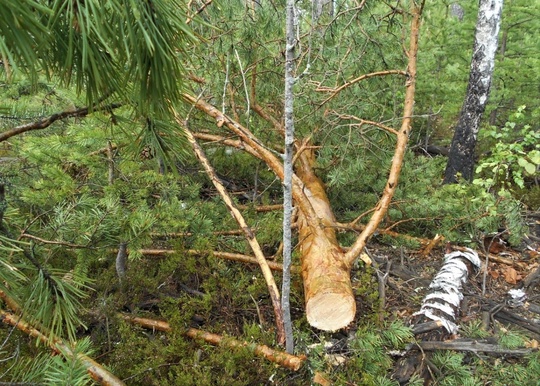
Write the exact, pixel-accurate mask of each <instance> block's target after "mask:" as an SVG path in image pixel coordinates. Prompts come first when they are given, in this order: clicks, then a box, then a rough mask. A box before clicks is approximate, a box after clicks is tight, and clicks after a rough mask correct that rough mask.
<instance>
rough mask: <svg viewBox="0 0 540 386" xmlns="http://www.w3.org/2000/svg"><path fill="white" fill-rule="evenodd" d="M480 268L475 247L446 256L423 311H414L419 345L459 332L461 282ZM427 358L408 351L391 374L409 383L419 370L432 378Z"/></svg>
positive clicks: (428, 377) (422, 308) (419, 372)
mask: <svg viewBox="0 0 540 386" xmlns="http://www.w3.org/2000/svg"><path fill="white" fill-rule="evenodd" d="M479 268H480V259H479V257H478V254H477V253H476V252H475V251H473V250H472V249H468V248H467V249H465V250H459V251H454V252H451V253H447V254H446V255H445V256H444V264H443V266H442V267H441V269H440V270H439V272H438V273H437V275H436V276H435V278H434V279H433V281H432V282H431V284H430V285H429V289H430V291H429V293H428V294H427V295H426V296H425V297H424V300H423V302H422V307H421V308H420V311H418V312H416V313H415V314H414V315H413V316H414V317H416V319H415V321H414V322H415V323H414V324H415V326H413V331H415V330H416V331H415V336H416V339H417V340H418V343H417V344H416V346H417V347H420V348H421V349H423V348H424V344H425V345H426V347H430V346H429V345H430V344H431V345H432V346H434V345H436V344H440V343H441V341H443V340H445V339H446V338H447V337H448V336H450V335H452V334H455V333H456V332H457V330H458V326H457V324H456V317H457V314H458V312H459V310H460V305H461V300H462V299H463V294H462V292H461V290H462V286H463V284H464V283H465V282H466V281H467V277H468V275H469V272H470V271H471V270H477V269H479ZM454 349H457V348H455V347H454ZM428 362H429V357H428V356H426V354H425V353H424V352H422V353H421V354H413V355H407V356H406V357H405V358H403V359H401V360H400V361H398V363H397V364H396V366H395V370H394V372H393V374H392V377H393V379H395V380H397V381H398V382H399V383H400V384H406V383H407V382H408V381H409V380H410V379H411V378H412V376H413V375H414V374H419V375H420V376H421V377H422V378H424V379H425V380H426V382H428V380H429V379H431V373H430V372H429V370H428V367H427V363H428Z"/></svg>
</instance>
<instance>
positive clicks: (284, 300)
mask: <svg viewBox="0 0 540 386" xmlns="http://www.w3.org/2000/svg"><path fill="white" fill-rule="evenodd" d="M294 24H295V23H294V0H287V17H286V48H285V106H284V107H285V154H284V156H283V169H284V177H283V283H282V287H281V307H282V310H283V324H284V328H285V348H286V350H287V352H288V353H289V354H292V353H293V351H294V340H293V331H292V320H291V305H290V291H291V260H292V230H291V217H292V207H293V200H292V175H293V152H294V108H293V104H294V94H293V87H294V55H295V49H294V48H295V45H296V37H295V27H294Z"/></svg>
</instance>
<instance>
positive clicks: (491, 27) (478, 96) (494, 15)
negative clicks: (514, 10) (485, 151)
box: [444, 0, 503, 184]
mask: <svg viewBox="0 0 540 386" xmlns="http://www.w3.org/2000/svg"><path fill="white" fill-rule="evenodd" d="M502 7H503V0H481V1H480V7H479V9H478V19H477V22H476V33H475V39H474V47H473V55H472V60H471V70H470V75H469V84H468V87H467V94H466V96H465V101H464V103H463V107H462V108H461V112H460V115H459V121H458V124H457V126H456V129H455V131H454V137H453V139H452V145H451V147H450V153H449V156H448V163H447V165H446V171H445V175H444V183H445V184H449V183H455V182H457V181H458V175H461V176H462V177H463V178H464V179H466V180H469V181H470V180H472V177H473V170H474V164H475V154H474V150H475V147H476V141H477V136H478V130H479V129H480V121H481V119H482V115H483V113H484V110H485V108H486V104H487V101H488V97H489V92H490V88H491V79H492V76H493V70H494V68H495V53H496V51H497V41H498V35H499V29H500V25H501V13H502Z"/></svg>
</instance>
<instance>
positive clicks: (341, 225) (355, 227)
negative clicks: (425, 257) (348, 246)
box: [334, 208, 432, 245]
mask: <svg viewBox="0 0 540 386" xmlns="http://www.w3.org/2000/svg"><path fill="white" fill-rule="evenodd" d="M375 209H376V208H374V209H372V210H371V211H374V210H375ZM334 226H335V227H336V228H338V229H343V230H351V231H356V232H363V231H364V230H365V229H366V226H365V225H363V224H355V223H354V222H352V223H340V222H336V223H334ZM374 234H376V235H379V234H380V235H386V236H390V237H395V238H399V237H401V238H404V239H407V240H410V241H414V242H417V243H419V244H420V245H429V244H430V243H431V242H432V240H431V239H426V238H422V237H415V236H410V235H407V234H404V233H399V232H395V231H392V230H385V229H377V230H376V231H375V232H374Z"/></svg>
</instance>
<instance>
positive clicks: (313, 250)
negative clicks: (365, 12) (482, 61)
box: [184, 1, 424, 331]
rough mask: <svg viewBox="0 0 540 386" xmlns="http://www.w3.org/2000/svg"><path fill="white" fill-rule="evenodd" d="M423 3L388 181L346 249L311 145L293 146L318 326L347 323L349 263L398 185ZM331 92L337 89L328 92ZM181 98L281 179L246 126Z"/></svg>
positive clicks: (350, 313) (308, 286)
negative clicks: (234, 139)
mask: <svg viewBox="0 0 540 386" xmlns="http://www.w3.org/2000/svg"><path fill="white" fill-rule="evenodd" d="M423 6H424V2H423V1H422V2H420V4H419V5H417V4H416V3H413V4H412V16H413V19H412V24H411V34H410V41H409V50H408V52H407V55H408V61H409V62H408V67H407V72H406V75H407V82H406V84H405V101H404V108H403V117H402V122H401V128H400V130H399V131H397V130H392V132H393V133H394V134H395V135H396V136H397V141H396V148H395V153H394V157H393V159H392V165H391V168H390V172H389V175H388V181H387V183H386V186H385V189H384V192H383V193H382V196H381V199H380V201H379V203H378V204H377V206H376V207H375V208H374V210H373V215H372V217H371V219H370V221H369V222H368V224H367V225H366V227H365V228H364V230H363V231H362V233H361V234H360V236H359V237H358V239H357V240H356V241H355V242H354V244H353V245H352V246H351V248H350V249H349V250H347V252H345V250H344V249H343V248H342V247H341V246H340V245H339V243H338V240H337V237H336V233H335V229H336V221H335V218H334V214H333V212H332V208H331V206H330V203H329V201H328V197H327V195H326V191H325V186H324V184H323V182H322V181H321V180H320V179H319V178H318V177H317V176H316V175H315V174H314V172H313V168H312V165H313V162H314V155H313V153H310V150H311V149H310V147H309V146H305V145H306V144H303V145H302V146H300V148H299V149H298V151H297V154H299V156H298V157H297V160H298V162H297V164H296V165H295V167H296V169H295V171H296V173H295V174H293V176H292V195H293V199H294V203H295V207H296V209H297V211H298V214H299V221H298V232H299V250H300V255H301V259H302V278H303V282H304V292H305V293H304V296H305V304H306V315H307V320H308V322H309V323H310V324H311V325H312V326H313V327H316V328H318V329H321V330H325V331H335V330H339V329H341V328H345V327H347V325H349V323H350V322H351V321H352V320H353V319H354V316H355V313H356V302H355V298H354V294H353V289H352V285H351V280H350V268H351V266H352V264H353V262H354V261H355V260H356V259H357V258H358V256H360V254H361V252H362V250H363V248H364V247H365V245H366V242H367V240H368V239H369V238H370V237H371V235H372V234H373V233H374V232H375V231H376V230H377V227H378V225H379V223H380V222H381V221H382V219H383V218H384V216H385V214H386V212H387V210H388V207H389V205H390V202H391V200H392V197H393V195H394V192H395V190H396V187H397V183H398V179H399V174H400V171H401V165H402V162H403V157H404V154H405V151H406V148H407V142H408V138H409V135H410V130H411V121H412V116H413V106H414V93H415V84H416V60H417V52H418V33H419V26H420V16H421V15H422V10H423ZM396 73H399V74H401V73H402V71H397V72H392V71H388V72H387V73H385V75H391V74H396ZM379 75H380V74H377V76H379ZM351 84H352V83H351V82H350V83H348V85H349V86H350V85H351ZM340 90H341V89H340ZM334 91H335V90H334ZM338 92H339V90H338ZM335 95H336V92H334V93H333V95H332V97H333V96H335ZM184 99H185V101H186V102H188V103H191V104H193V106H194V107H195V108H196V109H198V110H200V111H202V112H204V113H205V114H207V115H209V116H211V117H213V118H214V119H215V120H216V124H217V126H218V127H223V128H226V129H228V130H229V131H231V132H232V133H233V134H234V135H235V136H237V138H238V139H237V140H236V141H237V142H238V143H239V144H240V145H241V147H242V148H243V149H244V150H245V151H247V152H248V153H249V154H251V155H253V156H255V157H257V158H259V159H261V160H262V161H263V162H265V163H266V165H267V166H268V167H269V169H270V170H272V171H273V172H274V173H275V174H276V176H277V177H278V178H279V179H281V180H283V179H284V168H283V164H282V162H281V160H280V159H279V158H278V157H277V156H276V155H275V154H274V153H273V152H272V151H270V150H269V149H268V148H267V147H266V146H265V145H264V144H263V143H262V142H261V141H260V140H259V139H258V138H257V137H256V136H255V135H254V134H253V133H252V132H251V131H250V130H249V129H248V128H247V127H244V126H243V125H242V124H240V123H239V122H237V121H235V120H234V119H232V118H231V117H229V116H227V115H226V114H223V113H222V112H221V111H220V110H219V109H217V108H216V107H214V106H212V105H210V104H209V103H207V102H205V101H203V100H201V99H200V98H195V97H194V96H191V95H189V94H184Z"/></svg>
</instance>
